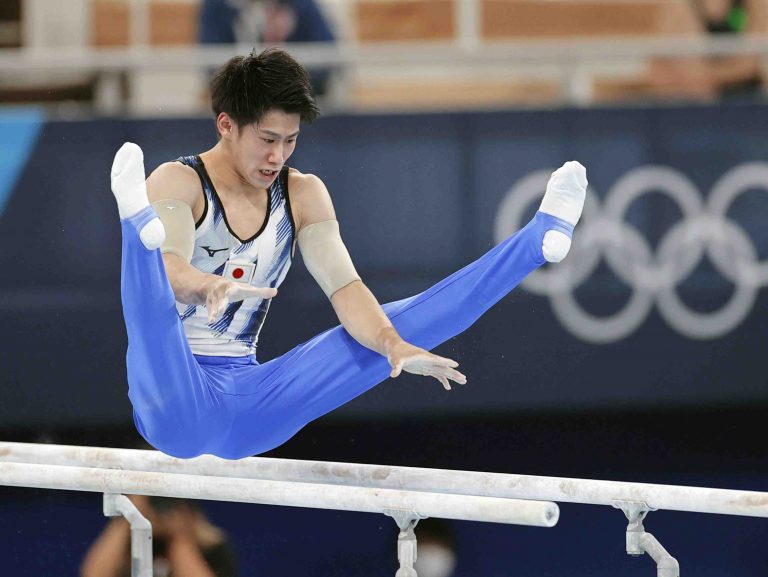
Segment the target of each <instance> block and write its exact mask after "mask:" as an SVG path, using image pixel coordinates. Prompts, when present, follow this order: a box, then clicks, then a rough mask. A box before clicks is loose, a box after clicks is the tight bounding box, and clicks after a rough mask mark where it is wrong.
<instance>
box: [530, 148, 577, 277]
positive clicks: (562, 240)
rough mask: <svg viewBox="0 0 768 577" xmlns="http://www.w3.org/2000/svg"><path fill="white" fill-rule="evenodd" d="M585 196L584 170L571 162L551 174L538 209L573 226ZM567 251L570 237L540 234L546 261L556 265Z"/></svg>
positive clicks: (555, 232)
mask: <svg viewBox="0 0 768 577" xmlns="http://www.w3.org/2000/svg"><path fill="white" fill-rule="evenodd" d="M586 194H587V169H586V168H584V166H582V165H581V164H580V163H579V162H577V161H575V160H572V161H570V162H566V163H565V164H564V165H563V166H561V167H560V168H558V169H557V170H556V171H555V172H553V173H552V176H551V177H550V178H549V182H548V183H547V191H546V193H545V194H544V198H543V199H542V201H541V206H540V207H539V210H540V211H541V212H544V213H546V214H550V215H552V216H555V217H557V218H559V219H561V220H564V221H565V222H567V223H568V224H571V225H574V226H575V225H576V223H578V222H579V218H580V217H581V211H582V209H583V208H584V199H585V198H586ZM570 249H571V238H570V237H569V236H568V235H567V234H565V233H564V232H561V231H559V230H549V231H547V233H546V234H545V235H544V242H543V244H542V251H543V253H544V258H545V259H546V260H547V261H548V262H560V261H561V260H563V259H564V258H565V257H566V255H567V254H568V251H569V250H570Z"/></svg>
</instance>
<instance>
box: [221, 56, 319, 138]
mask: <svg viewBox="0 0 768 577" xmlns="http://www.w3.org/2000/svg"><path fill="white" fill-rule="evenodd" d="M211 108H213V113H214V114H215V115H216V117H217V118H218V116H219V114H221V113H222V112H226V113H227V114H228V115H229V116H230V118H232V120H234V121H235V123H236V124H237V126H238V127H243V126H245V125H247V124H251V123H253V122H258V121H259V120H261V118H262V116H264V114H266V113H267V112H269V111H270V110H275V109H276V110H281V111H283V112H286V113H288V114H298V115H299V116H300V117H301V121H302V122H312V121H313V120H315V119H316V118H317V117H318V116H319V115H320V111H319V109H318V107H317V103H316V102H315V94H314V92H313V90H312V83H311V81H310V79H309V74H307V71H306V70H305V69H304V67H303V66H302V65H301V64H299V63H298V62H296V60H294V58H293V57H292V56H291V55H290V54H288V53H287V52H285V51H284V50H279V49H276V48H268V49H267V50H264V51H263V52H262V53H260V54H254V53H253V52H251V54H249V55H248V56H235V57H234V58H232V59H231V60H230V61H229V62H227V63H226V64H225V65H224V66H222V67H221V68H220V69H219V71H218V72H217V73H216V75H215V76H214V78H213V80H212V81H211Z"/></svg>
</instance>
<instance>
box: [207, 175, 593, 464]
mask: <svg viewBox="0 0 768 577" xmlns="http://www.w3.org/2000/svg"><path fill="white" fill-rule="evenodd" d="M569 165H570V166H569ZM574 165H575V166H574ZM564 169H565V170H564ZM585 192H586V173H585V171H584V168H583V167H582V166H581V165H578V163H573V165H572V164H571V163H568V164H567V165H566V166H565V167H563V168H562V169H560V170H559V171H556V172H555V173H554V174H553V178H552V180H550V184H549V185H548V187H547V194H546V195H545V198H544V200H543V201H542V205H541V207H540V209H539V211H538V212H537V213H536V215H535V216H534V218H533V219H532V220H531V221H530V222H529V223H528V224H527V225H526V226H525V227H524V228H523V229H521V230H520V231H518V232H517V233H516V234H514V235H512V236H511V237H509V238H507V239H506V240H505V241H503V242H502V243H501V244H499V245H498V246H496V247H495V248H493V249H492V250H490V251H489V252H488V253H486V254H485V255H483V256H482V257H480V258H479V259H478V260H476V261H474V262H473V263H471V264H469V265H467V266H466V267H464V268H463V269H461V270H459V271H457V272H456V273H454V274H452V275H451V276H449V277H448V278H446V279H444V280H443V281H441V282H439V283H438V284H436V285H435V286H433V287H431V288H429V289H427V290H426V291H424V292H423V293H421V294H418V295H416V296H413V297H410V298H407V299H404V300H400V301H397V302H394V303H390V304H387V305H384V307H383V308H384V311H385V312H386V313H387V316H388V317H389V318H390V319H391V321H392V324H393V325H394V326H395V328H396V329H397V331H398V332H399V333H400V335H401V336H402V337H403V338H404V339H405V340H406V341H408V342H410V343H412V344H414V345H416V346H419V347H422V348H425V349H431V348H434V347H435V346H437V345H438V344H440V343H442V342H445V341H446V340H448V339H450V338H452V337H454V336H456V335H457V334H459V333H461V332H462V331H464V330H465V329H467V328H468V327H469V326H470V325H472V323H474V322H475V321H476V320H477V319H478V318H479V317H480V316H481V315H482V314H483V313H484V312H485V311H487V310H488V309H489V308H490V307H491V306H493V305H494V304H495V303H496V302H498V301H499V300H500V299H501V298H502V297H504V296H505V295H506V294H507V293H509V292H510V291H511V290H512V289H513V288H515V287H516V286H517V285H518V284H519V283H520V282H521V281H522V280H523V279H524V278H525V277H526V276H527V275H528V274H530V273H531V272H532V271H534V270H536V269H537V268H538V267H540V266H541V265H542V264H544V263H545V262H546V261H548V260H549V261H553V262H555V261H559V260H562V258H563V257H564V256H565V255H566V254H567V252H568V249H569V248H570V237H571V233H572V231H573V227H574V225H575V224H576V222H578V219H579V217H580V215H581V209H582V207H583V203H584V196H585ZM389 373H390V366H389V364H388V362H387V360H386V359H385V358H384V357H383V356H381V355H379V354H378V353H375V352H374V351H371V350H369V349H367V348H365V347H363V346H362V345H360V344H359V343H357V342H356V341H355V340H354V339H353V338H352V337H350V336H349V334H348V333H347V332H346V331H345V330H344V329H343V328H342V327H336V328H334V329H331V330H329V331H326V332H325V333H323V334H321V335H318V336H317V337H315V338H313V339H311V340H310V341H308V342H306V343H304V344H302V345H299V346H298V347H296V348H295V349H293V350H292V351H290V352H288V353H286V354H285V355H283V356H281V357H279V358H277V359H274V360H272V361H269V362H267V363H265V364H263V365H261V366H259V367H255V370H252V371H245V372H243V373H242V375H241V376H238V377H236V380H237V381H238V382H239V383H240V384H241V387H240V388H239V389H238V394H237V395H235V396H233V397H230V398H229V400H228V409H229V411H231V412H232V413H233V415H234V420H233V422H232V429H231V434H230V436H229V438H227V439H226V440H225V441H224V443H223V444H222V445H221V446H219V447H217V448H216V450H215V452H216V454H218V455H220V456H223V457H227V458H240V457H244V456H247V455H251V454H256V453H260V452H264V451H266V450H269V449H271V448H274V447H276V446H278V445H280V444H282V443H283V442H285V441H286V440H288V439H289V438H290V437H291V436H293V435H294V434H295V433H296V432H297V431H298V430H299V429H301V428H302V427H303V426H304V425H306V424H307V423H308V422H310V421H312V420H314V419H316V418H318V417H320V416H321V415H323V414H325V413H327V412H329V411H331V410H333V409H335V408H337V407H339V406H341V405H343V404H344V403H346V402H348V401H350V400H351V399H353V398H355V397H357V396H358V395H360V394H362V393H363V392H365V391H367V390H368V389H370V388H372V387H373V386H375V385H377V384H378V383H380V382H382V381H384V380H385V379H386V378H387V377H388V376H389Z"/></svg>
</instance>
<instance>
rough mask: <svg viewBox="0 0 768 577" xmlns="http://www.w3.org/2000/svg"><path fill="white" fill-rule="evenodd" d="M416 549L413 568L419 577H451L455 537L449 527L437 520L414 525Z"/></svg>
mask: <svg viewBox="0 0 768 577" xmlns="http://www.w3.org/2000/svg"><path fill="white" fill-rule="evenodd" d="M415 531H416V539H417V542H418V546H417V547H418V549H417V553H416V563H414V568H415V569H416V573H417V574H418V575H419V577H452V576H454V575H455V573H454V570H455V569H456V561H457V560H456V537H455V536H454V533H453V530H452V529H451V526H450V525H449V524H448V523H446V522H445V521H441V520H439V519H424V520H422V521H419V524H418V525H416V530H415Z"/></svg>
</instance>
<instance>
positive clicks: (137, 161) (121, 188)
mask: <svg viewBox="0 0 768 577" xmlns="http://www.w3.org/2000/svg"><path fill="white" fill-rule="evenodd" d="M111 176H112V193H113V194H114V195H115V199H116V200H117V210H118V211H119V213H120V218H121V219H126V218H130V217H132V216H134V215H136V214H138V213H139V212H140V211H141V210H143V209H144V208H146V207H148V206H149V198H148V197H147V184H146V182H145V177H144V153H143V152H142V151H141V148H139V146H138V145H136V144H133V143H132V142H126V143H125V144H123V146H122V147H120V150H118V151H117V154H116V155H115V160H114V162H113V163H112V173H111ZM139 237H140V238H141V242H142V244H144V246H145V247H147V248H148V249H150V250H154V249H156V248H159V247H160V245H161V244H163V241H164V240H165V229H164V228H163V223H162V222H160V219H159V218H153V219H152V220H150V221H149V222H148V223H147V224H145V225H144V226H143V227H142V229H141V230H140V231H139Z"/></svg>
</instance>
